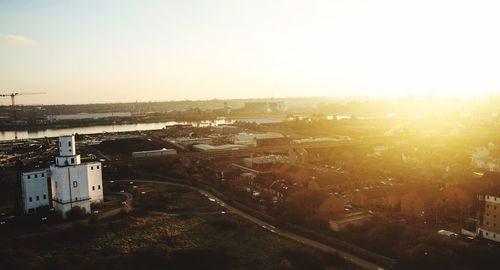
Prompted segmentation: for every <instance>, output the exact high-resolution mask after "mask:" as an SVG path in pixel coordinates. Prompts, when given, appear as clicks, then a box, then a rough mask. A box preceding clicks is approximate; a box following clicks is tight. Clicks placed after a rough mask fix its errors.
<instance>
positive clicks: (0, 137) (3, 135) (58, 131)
mask: <svg viewBox="0 0 500 270" xmlns="http://www.w3.org/2000/svg"><path fill="white" fill-rule="evenodd" d="M229 123H231V121H228V120H215V121H200V122H176V121H168V122H159V123H138V124H116V125H98V126H97V125H96V126H88V127H71V128H54V129H50V128H49V129H41V130H21V131H18V132H17V137H18V138H19V139H36V138H43V137H57V136H60V135H67V134H74V133H79V134H92V133H101V132H125V131H135V130H154V129H162V128H164V127H166V126H174V125H193V126H197V127H206V126H213V125H221V124H229ZM6 140H14V131H0V141H6Z"/></svg>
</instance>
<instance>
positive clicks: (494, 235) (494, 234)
mask: <svg viewBox="0 0 500 270" xmlns="http://www.w3.org/2000/svg"><path fill="white" fill-rule="evenodd" d="M491 235H493V238H497V234H496V233H492V234H491ZM486 236H490V233H489V232H486Z"/></svg>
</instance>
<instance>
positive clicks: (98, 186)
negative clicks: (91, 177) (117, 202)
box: [92, 185, 101, 190]
mask: <svg viewBox="0 0 500 270" xmlns="http://www.w3.org/2000/svg"><path fill="white" fill-rule="evenodd" d="M97 189H98V190H101V185H97ZM92 190H95V186H92Z"/></svg>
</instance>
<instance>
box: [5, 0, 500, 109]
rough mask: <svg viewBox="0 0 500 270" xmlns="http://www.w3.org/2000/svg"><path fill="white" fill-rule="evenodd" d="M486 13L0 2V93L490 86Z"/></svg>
mask: <svg viewBox="0 0 500 270" xmlns="http://www.w3.org/2000/svg"><path fill="white" fill-rule="evenodd" d="M498 14H500V2H499V1H482V0H474V1H460V0H449V1H448V0H446V1H440V0H418V1H417V0H415V1H405V0H372V1H360V0H359V1H358V0H345V1H340V0H329V1H312V0H308V1H305V0H304V1H293V0H283V1H273V0H264V1H259V0H250V1H241V0H238V1H236V0H228V1H215V0H214V1H194V0H193V1H191V0H178V1H166V0H165V1H151V0H148V1H126V0H116V1H106V0H96V1H89V0H86V1H62V0H61V1H42V0H38V1H15V0H12V1H4V0H0V92H11V91H12V90H14V91H20V92H23V91H24V92H32V91H45V92H47V94H46V95H40V96H24V97H19V99H18V102H19V103H25V104H26V103H87V102H113V101H119V102H122V101H135V100H139V101H156V100H179V99H211V98H246V97H273V96H274V97H285V96H340V95H350V96H357V95H370V96H381V95H391V96H394V95H408V94H417V95H422V94H423V93H426V92H427V91H432V92H433V93H434V95H436V96H450V95H475V94H485V93H491V92H498V91H500V35H499V30H498V28H499V27H500V16H499V15H498ZM8 103H9V101H8V100H7V99H3V100H0V104H8Z"/></svg>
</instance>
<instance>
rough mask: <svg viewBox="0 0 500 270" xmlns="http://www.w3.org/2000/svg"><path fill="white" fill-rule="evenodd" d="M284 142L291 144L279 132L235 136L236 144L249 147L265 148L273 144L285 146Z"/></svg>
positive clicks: (243, 133)
mask: <svg viewBox="0 0 500 270" xmlns="http://www.w3.org/2000/svg"><path fill="white" fill-rule="evenodd" d="M283 140H286V141H287V142H289V139H288V138H286V137H285V136H283V134H281V133H277V132H266V133H246V132H241V133H238V134H236V135H235V136H234V138H233V141H234V144H241V145H248V146H257V145H259V146H265V145H272V144H283Z"/></svg>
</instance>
